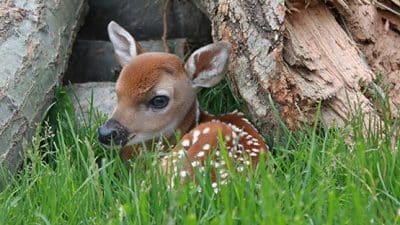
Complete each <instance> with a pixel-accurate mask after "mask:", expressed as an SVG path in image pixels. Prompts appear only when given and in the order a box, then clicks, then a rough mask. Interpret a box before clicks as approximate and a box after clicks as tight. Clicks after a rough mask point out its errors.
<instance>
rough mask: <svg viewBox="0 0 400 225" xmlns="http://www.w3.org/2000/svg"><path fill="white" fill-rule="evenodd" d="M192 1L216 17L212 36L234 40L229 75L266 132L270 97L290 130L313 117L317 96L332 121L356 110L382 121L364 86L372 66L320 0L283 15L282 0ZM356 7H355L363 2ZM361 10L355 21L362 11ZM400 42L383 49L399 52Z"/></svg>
mask: <svg viewBox="0 0 400 225" xmlns="http://www.w3.org/2000/svg"><path fill="white" fill-rule="evenodd" d="M194 2H195V3H196V4H197V5H198V7H199V8H200V9H202V10H203V11H204V12H206V13H207V15H208V16H209V18H210V19H211V21H212V31H213V38H214V39H215V40H220V39H224V40H227V41H229V42H231V43H232V45H233V54H232V58H231V60H232V62H231V63H230V68H229V77H230V80H231V81H232V84H233V88H234V89H235V90H236V91H237V93H238V94H239V95H240V96H241V97H242V98H243V99H244V101H245V103H246V105H247V107H248V109H249V111H250V112H251V115H253V119H254V120H256V121H258V122H259V123H258V124H259V125H260V127H261V129H262V131H263V132H264V134H269V133H270V131H271V128H272V129H273V128H274V126H275V125H276V124H277V122H276V120H275V119H274V116H273V113H272V108H273V107H272V105H271V104H270V103H271V102H270V101H268V100H267V99H268V96H271V97H272V103H273V104H274V105H276V106H277V108H278V110H279V114H280V117H281V118H282V119H283V120H284V121H285V122H286V124H287V125H288V126H289V127H290V128H293V129H295V128H296V127H298V126H299V124H301V122H302V121H304V122H311V121H313V119H314V115H315V113H316V109H317V107H318V104H320V103H321V106H322V108H321V118H322V120H323V121H324V122H325V124H326V125H328V126H330V125H332V124H338V125H343V124H344V122H345V121H346V120H347V119H349V116H350V115H351V114H352V113H354V112H355V111H362V112H364V113H366V114H367V115H368V116H367V117H366V120H371V119H373V120H375V121H379V120H380V119H379V117H378V114H377V113H376V110H375V109H374V106H373V104H372V101H371V99H370V98H369V94H368V93H366V91H365V89H366V87H370V86H371V85H372V86H373V85H374V83H373V80H374V79H375V74H374V71H372V70H371V68H370V66H369V65H368V61H367V60H365V56H364V54H363V52H362V51H360V50H359V48H358V47H357V44H356V43H355V42H354V41H353V40H352V38H351V37H349V35H348V34H347V33H346V32H345V30H344V29H343V27H342V26H340V24H339V23H338V21H337V20H336V18H335V16H336V15H335V13H334V12H333V11H331V10H330V8H329V9H328V7H327V6H326V5H324V4H323V3H322V2H319V1H315V2H311V1H310V2H308V1H298V2H296V1H292V2H289V1H288V2H287V3H289V4H288V5H290V6H293V8H292V9H293V10H292V13H288V14H286V15H285V7H284V6H283V5H282V4H283V2H282V1H276V0H269V1H251V0H244V1H241V0H212V1H208V0H207V1H205V0H200V1H194ZM339 6H340V7H342V8H343V6H342V5H338V6H337V8H339ZM346 7H348V8H347V9H346V10H349V9H351V8H352V7H351V5H350V7H349V6H347V5H346ZM359 8H360V9H357V7H354V9H353V10H362V9H364V8H363V7H359ZM339 11H340V9H339ZM375 11H376V9H375ZM357 12H358V11H357ZM358 13H361V14H360V15H358V17H356V18H353V21H354V24H357V23H356V21H359V19H360V16H361V15H362V12H358ZM348 14H349V15H350V14H355V13H354V12H350V13H348ZM367 20H368V19H367ZM377 20H380V19H377ZM360 21H361V20H360ZM358 25H359V27H362V28H363V29H367V28H368V27H369V24H361V25H360V24H358ZM392 26H394V25H392ZM389 27H390V26H389ZM363 32H364V31H363ZM365 32H366V33H368V31H365ZM377 32H378V31H377ZM356 33H358V32H356ZM378 33H379V32H378ZM376 35H378V34H376ZM375 38H377V37H375ZM391 40H392V39H391ZM393 40H394V39H393ZM398 40H400V39H399V38H398V37H397V41H398ZM376 42H377V41H376ZM390 43H393V42H390ZM398 43H399V42H397V44H398ZM393 44H394V45H396V43H393ZM376 46H377V45H374V47H375V48H376ZM369 47H370V48H371V46H369ZM392 48H393V46H392ZM362 49H363V48H362ZM395 49H396V48H395ZM395 49H391V51H388V52H381V53H380V56H381V57H387V56H388V55H397V54H398V50H395ZM397 49H398V48H397ZM363 50H364V49H363ZM365 52H367V50H365ZM367 58H368V57H367ZM368 59H369V58H368ZM383 61H385V60H383ZM385 62H386V61H385ZM389 62H390V61H389ZM398 62H399V61H397V60H396V61H394V62H392V63H390V65H391V67H392V68H393V67H395V68H398ZM377 64H378V65H381V64H382V63H377ZM383 64H384V63H383ZM377 88H378V89H379V87H377ZM397 89H399V87H397Z"/></svg>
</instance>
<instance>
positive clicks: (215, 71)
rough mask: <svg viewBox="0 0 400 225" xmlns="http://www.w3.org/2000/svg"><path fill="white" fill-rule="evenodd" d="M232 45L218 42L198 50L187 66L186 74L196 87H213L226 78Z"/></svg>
mask: <svg viewBox="0 0 400 225" xmlns="http://www.w3.org/2000/svg"><path fill="white" fill-rule="evenodd" d="M230 50H231V45H230V44H229V43H228V42H224V41H221V42H217V43H214V44H209V45H206V46H204V47H201V48H199V49H197V50H196V51H195V52H193V54H192V55H191V56H190V57H189V59H188V60H187V62H186V64H185V69H186V73H187V74H188V76H189V78H190V79H191V80H192V83H193V86H194V87H212V86H214V85H216V84H217V83H218V82H220V81H221V79H222V78H223V76H224V72H225V70H226V67H227V64H228V59H229V54H230Z"/></svg>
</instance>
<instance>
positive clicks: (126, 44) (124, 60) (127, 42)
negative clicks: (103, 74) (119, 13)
mask: <svg viewBox="0 0 400 225" xmlns="http://www.w3.org/2000/svg"><path fill="white" fill-rule="evenodd" d="M107 31H108V36H109V37H110V40H111V43H112V44H113V46H114V52H115V55H116V57H117V59H118V62H119V64H120V65H121V66H122V67H124V66H126V65H128V64H129V62H130V61H131V60H132V58H133V57H135V56H137V55H138V54H140V53H141V47H140V45H139V44H138V43H137V42H136V41H135V39H134V38H133V36H132V35H131V34H129V32H128V31H126V30H125V29H124V28H123V27H121V26H120V25H118V24H117V23H116V22H114V21H111V22H110V23H109V24H108V26H107Z"/></svg>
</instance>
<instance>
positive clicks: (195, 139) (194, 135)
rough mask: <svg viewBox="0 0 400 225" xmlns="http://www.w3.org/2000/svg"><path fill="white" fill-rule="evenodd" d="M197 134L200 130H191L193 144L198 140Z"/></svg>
mask: <svg viewBox="0 0 400 225" xmlns="http://www.w3.org/2000/svg"><path fill="white" fill-rule="evenodd" d="M199 135H200V131H199V130H194V131H193V141H192V143H193V144H194V143H196V142H197V140H199Z"/></svg>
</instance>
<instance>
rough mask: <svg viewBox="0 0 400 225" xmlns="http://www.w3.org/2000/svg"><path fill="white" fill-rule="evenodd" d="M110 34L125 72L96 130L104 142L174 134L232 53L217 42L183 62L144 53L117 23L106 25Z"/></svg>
mask: <svg viewBox="0 0 400 225" xmlns="http://www.w3.org/2000/svg"><path fill="white" fill-rule="evenodd" d="M108 35H109V37H110V40H111V42H112V44H113V46H114V51H115V54H116V57H117V60H118V62H119V63H120V64H121V66H122V67H123V68H122V71H121V73H120V75H119V77H118V80H117V83H116V87H115V88H116V94H117V106H116V108H115V110H114V112H113V114H112V117H111V119H109V120H108V121H107V122H106V123H105V124H104V125H102V126H101V127H100V128H99V130H98V131H99V139H100V142H102V143H103V144H109V143H110V142H111V141H114V142H115V143H116V144H120V145H126V144H137V143H142V142H146V141H148V140H151V139H153V138H155V137H160V136H162V135H163V136H166V137H169V136H171V135H173V133H174V131H175V130H176V129H178V128H179V126H180V124H181V123H182V122H183V120H185V118H187V114H188V113H189V111H191V109H192V108H193V107H197V97H196V89H197V88H200V87H212V86H214V85H216V84H217V83H218V82H219V81H220V80H221V79H222V77H223V75H224V71H225V68H226V64H227V62H228V57H229V53H230V45H229V44H228V43H226V42H218V43H214V44H210V45H207V46H204V47H202V48H200V49H198V50H196V51H195V52H194V53H193V54H192V55H191V56H190V57H189V59H188V60H187V62H186V63H184V62H183V61H182V60H181V59H180V58H179V57H178V56H176V55H173V54H168V53H162V52H149V53H142V50H141V47H140V46H139V45H138V43H137V42H136V41H135V39H134V38H133V37H132V36H131V35H130V34H129V33H128V32H127V31H126V30H125V29H123V28H122V27H120V26H119V25H118V24H117V23H115V22H111V23H110V24H109V25H108ZM194 113H195V112H194ZM184 132H185V131H184Z"/></svg>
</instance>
